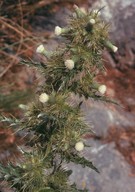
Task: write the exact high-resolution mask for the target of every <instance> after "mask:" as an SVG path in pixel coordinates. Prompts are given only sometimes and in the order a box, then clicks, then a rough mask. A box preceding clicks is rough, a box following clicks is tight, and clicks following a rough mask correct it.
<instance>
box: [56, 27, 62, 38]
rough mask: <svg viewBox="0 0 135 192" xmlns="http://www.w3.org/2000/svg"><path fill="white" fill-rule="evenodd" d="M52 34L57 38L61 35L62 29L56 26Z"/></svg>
mask: <svg viewBox="0 0 135 192" xmlns="http://www.w3.org/2000/svg"><path fill="white" fill-rule="evenodd" d="M54 33H55V35H57V36H59V35H61V33H62V28H61V27H59V26H56V27H55V31H54Z"/></svg>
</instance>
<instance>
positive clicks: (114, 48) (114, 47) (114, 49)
mask: <svg viewBox="0 0 135 192" xmlns="http://www.w3.org/2000/svg"><path fill="white" fill-rule="evenodd" d="M112 50H113V52H114V53H115V52H117V50H118V47H116V46H114V45H113V46H112Z"/></svg>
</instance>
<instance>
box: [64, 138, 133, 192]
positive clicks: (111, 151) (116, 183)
mask: <svg viewBox="0 0 135 192" xmlns="http://www.w3.org/2000/svg"><path fill="white" fill-rule="evenodd" d="M87 143H89V144H91V145H92V150H90V149H89V148H86V149H85V151H84V152H83V155H84V156H85V157H86V158H87V159H89V160H92V161H93V162H94V164H95V165H96V166H97V167H98V169H99V171H100V174H98V173H96V172H94V171H93V170H90V169H88V168H82V167H81V166H80V165H74V164H73V163H70V164H69V165H68V168H71V169H72V170H73V173H72V175H71V176H70V179H71V181H72V182H76V183H77V186H78V187H79V188H80V189H84V188H87V189H88V190H89V191H90V192H133V191H135V182H134V178H133V177H129V174H130V169H131V167H130V166H129V164H128V163H127V162H126V161H125V160H124V158H123V156H122V155H121V154H120V153H119V152H118V151H116V149H115V145H114V143H110V144H104V145H103V144H102V143H101V142H100V141H96V142H95V141H94V140H92V139H90V140H87Z"/></svg>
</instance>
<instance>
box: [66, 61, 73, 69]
mask: <svg viewBox="0 0 135 192" xmlns="http://www.w3.org/2000/svg"><path fill="white" fill-rule="evenodd" d="M74 65H75V64H74V61H73V60H72V59H67V60H66V61H65V66H66V68H68V69H69V70H72V69H73V68H74Z"/></svg>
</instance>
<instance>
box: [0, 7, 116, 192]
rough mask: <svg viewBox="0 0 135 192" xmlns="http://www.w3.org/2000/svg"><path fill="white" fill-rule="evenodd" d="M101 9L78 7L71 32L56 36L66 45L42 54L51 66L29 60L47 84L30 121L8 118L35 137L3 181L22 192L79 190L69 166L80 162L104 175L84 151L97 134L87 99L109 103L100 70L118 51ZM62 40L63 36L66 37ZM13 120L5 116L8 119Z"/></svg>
mask: <svg viewBox="0 0 135 192" xmlns="http://www.w3.org/2000/svg"><path fill="white" fill-rule="evenodd" d="M99 13H100V12H99V11H89V12H84V11H82V10H81V9H80V8H78V7H77V6H74V13H73V14H72V16H71V17H70V18H69V21H68V25H67V27H65V28H61V27H59V26H56V28H55V30H54V33H55V35H56V36H60V37H63V39H64V42H65V43H63V44H62V45H61V46H60V47H58V48H57V49H56V50H55V51H54V52H52V53H50V52H48V51H47V50H46V49H45V47H44V46H43V45H40V46H39V47H37V50H36V51H37V53H38V54H42V55H43V56H44V57H45V63H36V62H34V61H32V60H31V61H23V63H25V64H27V65H29V66H33V67H36V68H38V69H39V70H40V71H41V73H42V76H43V77H44V78H45V83H44V84H43V85H42V86H41V87H40V91H39V92H38V93H37V94H36V96H35V100H34V101H33V102H32V103H30V104H29V105H28V106H27V107H26V108H25V113H24V118H23V119H21V120H18V121H17V120H15V121H14V123H13V122H12V121H13V120H11V119H10V120H8V123H10V122H11V124H12V125H14V126H16V127H17V129H19V130H24V131H25V132H26V133H28V134H29V141H28V142H27V146H28V145H29V146H30V150H29V151H27V147H26V150H25V149H23V150H22V149H21V152H22V156H23V160H21V162H17V163H16V164H13V163H12V162H9V163H8V165H7V166H3V165H0V170H1V177H2V178H3V179H5V180H7V182H8V183H9V184H10V186H11V188H13V189H15V191H18V192H75V191H87V190H86V189H85V190H79V189H77V187H76V185H75V184H70V182H69V181H68V177H69V175H70V174H72V171H71V170H68V169H66V168H65V167H64V166H63V163H66V162H67V163H68V162H74V163H77V164H81V165H82V166H87V167H89V168H91V169H94V170H95V171H96V172H99V171H98V169H97V168H96V167H95V166H94V165H93V163H92V162H90V161H89V160H87V159H85V158H84V157H83V156H82V155H80V152H81V151H83V150H84V148H85V146H86V144H85V140H84V139H83V138H84V135H86V134H87V133H89V132H91V130H90V127H89V125H88V124H87V123H86V122H85V120H84V117H83V114H82V112H81V105H82V103H83V101H84V100H87V99H88V98H93V99H95V100H103V101H108V98H106V96H105V92H106V86H105V85H101V84H99V83H98V82H97V81H96V75H97V73H98V71H104V66H103V64H102V52H103V50H104V49H105V48H109V49H110V50H111V51H113V52H115V51H116V49H117V48H116V47H115V46H114V45H113V44H112V43H111V42H110V41H109V38H108V25H107V24H105V23H104V22H103V21H102V20H101V18H100V14H99ZM60 37H59V38H60ZM72 94H74V95H78V96H79V97H80V98H81V99H80V102H78V103H76V104H74V102H71V95H72ZM4 119H5V121H6V120H7V118H5V117H3V119H2V120H3V121H4Z"/></svg>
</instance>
